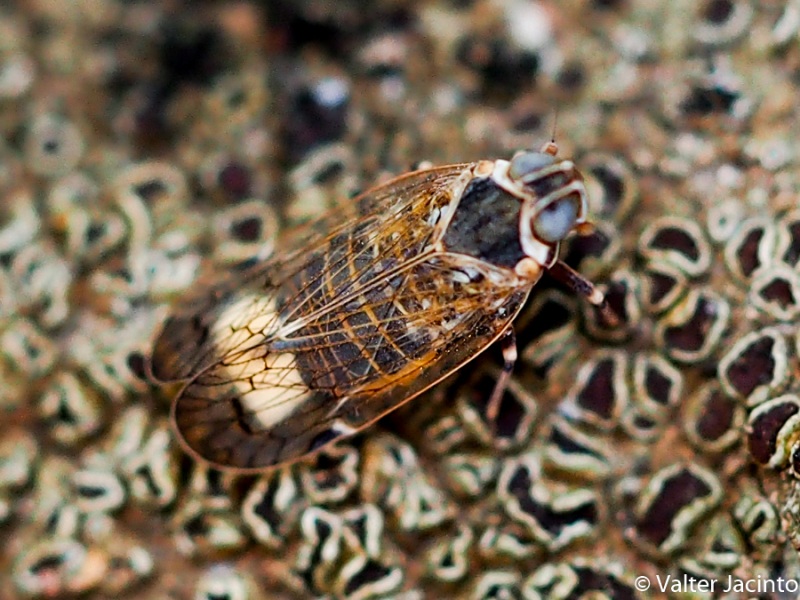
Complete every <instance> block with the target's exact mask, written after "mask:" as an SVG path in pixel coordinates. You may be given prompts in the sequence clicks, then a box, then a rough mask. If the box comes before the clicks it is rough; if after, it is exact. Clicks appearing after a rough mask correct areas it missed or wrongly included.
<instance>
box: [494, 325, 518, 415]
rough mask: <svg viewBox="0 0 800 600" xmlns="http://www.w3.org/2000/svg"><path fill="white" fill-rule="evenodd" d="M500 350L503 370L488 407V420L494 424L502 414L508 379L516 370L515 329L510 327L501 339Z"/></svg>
mask: <svg viewBox="0 0 800 600" xmlns="http://www.w3.org/2000/svg"><path fill="white" fill-rule="evenodd" d="M500 348H501V350H502V352H503V370H502V371H501V372H500V376H499V377H498V378H497V381H496V382H495V384H494V389H493V390H492V395H491V396H490V397H489V403H488V404H487V405H486V418H487V419H488V420H489V422H494V421H495V419H497V414H498V413H499V412H500V401H501V400H502V399H503V392H505V391H506V385H508V378H509V377H511V372H512V371H513V370H514V365H515V364H516V362H517V336H516V335H514V328H513V327H509V328H508V329H506V332H505V333H504V334H503V337H501V338H500Z"/></svg>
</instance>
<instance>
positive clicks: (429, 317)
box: [173, 265, 528, 470]
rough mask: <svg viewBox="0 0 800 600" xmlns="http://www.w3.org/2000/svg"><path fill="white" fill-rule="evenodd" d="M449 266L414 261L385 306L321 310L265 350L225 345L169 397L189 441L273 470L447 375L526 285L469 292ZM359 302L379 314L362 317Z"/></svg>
mask: <svg viewBox="0 0 800 600" xmlns="http://www.w3.org/2000/svg"><path fill="white" fill-rule="evenodd" d="M449 274H450V272H449V269H448V268H444V269H440V268H430V267H429V265H417V266H416V267H410V268H409V269H408V270H407V271H406V272H404V273H403V277H405V278H407V281H403V282H399V285H398V286H397V287H396V288H395V292H394V293H393V294H392V295H391V296H387V297H386V298H385V299H384V300H383V301H381V302H373V303H368V304H367V305H365V306H358V305H353V306H351V307H350V308H349V309H344V308H343V310H342V311H338V312H337V311H331V312H328V313H325V314H323V315H321V316H320V317H319V318H318V319H317V320H316V321H315V322H314V323H313V324H312V325H310V326H309V327H308V328H306V329H305V330H303V331H300V332H298V335H296V336H295V337H292V338H290V339H287V340H285V341H283V342H281V343H279V344H273V345H272V348H270V347H269V345H262V346H260V347H259V348H254V349H251V350H249V351H246V352H238V353H229V354H228V355H226V357H225V359H224V360H223V361H221V362H220V363H219V364H217V365H215V366H214V367H212V368H210V369H208V370H206V371H204V372H202V373H200V374H199V375H198V376H197V377H196V378H195V379H194V380H193V381H192V382H191V383H189V385H187V387H186V388H185V389H184V390H183V392H182V394H181V395H180V397H179V398H178V400H177V401H176V402H175V404H174V408H173V411H174V412H173V417H174V420H175V423H176V425H177V429H178V431H179V432H180V434H181V436H182V437H183V441H184V443H185V445H186V446H187V447H188V448H189V449H190V450H191V451H192V452H193V453H195V454H196V455H198V456H199V457H201V458H203V459H204V460H206V461H208V462H211V463H214V464H216V465H219V466H226V467H233V468H236V469H240V470H259V469H264V468H269V467H272V466H275V465H278V464H283V463H287V462H291V461H294V460H297V459H299V458H302V457H303V456H307V455H309V454H311V453H313V452H315V451H317V450H318V449H319V448H321V447H323V446H325V445H327V444H329V443H332V442H333V441H335V440H338V439H341V438H343V437H346V436H349V435H351V434H353V433H355V432H356V431H358V430H359V429H361V428H363V427H365V426H367V425H369V424H370V423H372V422H373V421H375V420H376V419H378V418H380V417H381V416H383V415H384V414H386V413H387V412H389V411H391V410H393V409H395V408H396V407H398V406H400V405H401V404H403V403H404V402H405V401H407V400H409V399H411V398H412V397H414V396H415V395H417V394H418V393H420V392H421V391H423V390H425V389H427V388H428V387H430V386H431V385H433V384H434V383H436V382H437V381H439V380H441V379H442V378H444V377H446V376H447V375H448V374H450V373H452V372H453V371H454V370H456V369H457V368H459V367H460V366H461V365H463V364H464V363H465V362H467V361H469V360H471V359H472V358H474V357H475V356H476V355H477V354H479V353H480V352H481V351H483V350H484V349H485V348H487V347H488V346H489V345H491V343H492V342H493V341H494V340H495V339H497V337H498V336H499V335H501V334H502V333H503V331H505V329H506V328H507V327H508V326H509V325H510V323H511V321H512V320H513V318H514V316H515V315H516V313H517V311H518V310H519V307H520V306H521V305H522V303H523V302H524V299H525V297H526V296H527V293H528V288H521V289H520V288H510V287H506V288H497V287H495V286H493V285H491V284H489V283H488V281H484V282H483V284H482V287H481V289H479V290H475V289H473V290H472V291H471V293H469V294H464V293H463V290H458V289H456V288H458V286H457V285H452V284H450V283H447V280H446V279H443V278H446V277H447V276H448V275H449ZM443 281H444V282H445V283H443ZM436 297H441V299H442V302H439V303H435V302H434V303H431V302H430V300H431V299H432V298H436ZM426 299H428V300H429V301H427V302H426V301H425V300H426ZM365 310H368V311H371V314H372V316H373V317H377V318H374V319H372V320H370V322H366V321H362V324H361V325H358V324H357V322H358V320H354V318H356V317H359V316H362V315H363V314H364V311H365ZM391 332H394V333H393V334H392V333H391ZM354 339H356V340H360V346H359V351H358V352H354V351H353V349H352V346H353V343H352V341H353V340H354ZM331 340H340V341H339V342H332V341H331ZM387 352H395V353H396V355H397V356H398V357H402V360H400V359H398V362H396V363H393V362H392V359H391V357H389V358H388V359H387V355H386V353H387ZM382 353H383V354H384V356H383V358H382V359H381V358H380V355H381V354H382ZM393 367H396V368H393ZM336 372H340V373H341V375H338V376H336V377H331V373H336ZM345 373H346V374H347V375H346V376H345V375H344V374H345ZM301 374H304V376H301ZM342 381H346V386H344V387H341V386H338V384H339V383H341V382H342ZM337 386H338V387H337Z"/></svg>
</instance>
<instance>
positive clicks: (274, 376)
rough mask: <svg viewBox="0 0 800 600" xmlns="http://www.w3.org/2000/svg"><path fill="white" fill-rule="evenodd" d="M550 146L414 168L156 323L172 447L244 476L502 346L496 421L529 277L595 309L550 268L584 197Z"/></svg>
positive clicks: (319, 442)
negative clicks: (560, 285) (174, 387)
mask: <svg viewBox="0 0 800 600" xmlns="http://www.w3.org/2000/svg"><path fill="white" fill-rule="evenodd" d="M555 155H556V148H555V144H548V145H547V146H545V148H544V149H543V150H542V151H541V152H530V151H529V152H522V153H519V154H517V155H516V156H514V157H513V158H512V159H511V160H510V161H506V160H493V161H480V162H477V163H469V164H457V165H449V166H444V167H438V168H434V169H427V170H423V171H416V172H413V173H409V174H407V175H403V176H400V177H398V178H396V179H393V180H391V181H389V182H387V183H385V184H383V185H381V186H379V187H377V188H374V189H372V190H370V191H368V192H366V193H365V194H363V195H362V196H360V197H358V198H356V199H355V200H353V202H352V203H351V204H350V205H349V206H347V207H345V208H344V209H343V210H341V211H338V213H339V214H334V215H329V216H326V217H323V218H322V219H321V220H320V221H319V222H317V223H315V224H313V225H311V226H310V227H306V228H305V229H304V230H303V232H291V233H289V234H288V237H287V238H286V239H285V240H284V241H283V242H282V243H279V244H278V247H279V248H281V249H282V253H281V254H279V255H278V256H276V257H275V258H273V259H271V260H270V261H268V262H266V263H264V264H260V265H256V266H255V267H252V268H251V269H250V270H249V271H247V272H245V273H243V274H239V275H237V276H231V277H230V278H228V279H226V280H224V281H222V282H221V283H215V284H213V285H210V286H207V287H204V286H202V285H201V286H198V288H197V290H195V292H193V293H192V294H191V295H190V297H189V298H187V299H186V300H185V301H184V303H183V304H182V306H181V307H180V308H178V309H177V310H176V311H175V312H174V314H173V315H172V316H171V317H170V318H169V319H168V321H167V322H166V323H165V325H164V328H163V330H162V332H161V334H160V335H159V337H158V339H157V340H156V343H155V345H154V348H153V353H152V357H151V371H152V373H153V374H154V375H156V376H157V377H158V378H159V379H160V380H165V381H169V380H182V381H185V386H184V388H183V390H182V391H181V392H180V393H179V395H178V397H177V398H176V399H175V401H174V403H173V410H172V415H173V421H174V424H175V428H176V430H177V432H178V434H179V437H180V439H181V441H182V443H183V445H184V447H185V448H186V449H187V450H188V451H189V452H191V453H192V454H194V455H195V456H197V457H198V458H200V459H202V460H204V461H206V462H209V463H212V464H213V465H215V466H217V467H221V468H231V469H236V470H239V471H258V470H263V469H266V468H270V467H274V466H276V465H279V464H285V463H288V462H291V461H294V460H297V459H299V458H302V457H304V456H308V455H310V454H313V453H314V452H316V451H317V450H318V449H319V448H321V447H323V446H325V445H327V444H329V443H332V442H333V441H335V440H337V439H341V438H343V437H347V436H349V435H351V434H353V433H355V432H356V431H358V430H360V429H362V428H364V427H366V426H367V425H369V424H370V423H372V422H374V421H375V420H377V419H379V418H380V417H381V416H383V415H384V414H386V413H387V412H389V411H391V410H393V409H395V408H397V407H398V406H400V405H401V404H403V403H404V402H406V401H408V400H410V399H411V398H413V397H414V396H416V395H418V394H419V393H421V392H423V391H424V390H426V389H428V388H429V387H431V386H432V385H434V384H436V383H437V382H438V381H440V380H442V379H443V378H445V377H447V376H448V375H449V374H451V373H452V372H453V371H455V370H457V369H459V368H460V367H461V366H463V365H464V364H465V363H467V362H468V361H470V360H472V359H473V358H474V357H475V356H477V355H478V354H480V353H481V352H482V351H484V350H485V349H486V348H488V347H489V346H490V345H491V344H492V343H493V342H495V341H497V340H502V344H503V349H504V350H503V356H504V358H505V360H506V364H505V366H504V372H503V373H504V375H503V377H501V378H500V380H499V381H498V385H497V388H496V389H495V392H494V393H493V395H492V402H490V404H491V405H492V406H493V407H494V408H492V409H490V413H491V412H495V413H496V409H497V400H498V399H499V397H500V395H501V393H502V389H503V386H504V385H505V381H506V380H507V377H508V375H509V374H510V372H511V369H512V368H513V364H514V360H515V358H516V348H515V347H514V336H513V329H512V328H511V325H512V322H513V320H514V318H515V316H516V315H517V313H518V312H519V310H520V309H521V307H522V305H523V304H524V302H525V299H526V298H527V296H528V294H529V292H530V290H531V289H532V287H533V286H534V285H535V283H536V282H537V281H538V279H539V278H540V277H541V275H542V273H543V272H544V271H545V270H549V271H550V273H551V274H552V275H553V276H555V277H556V278H558V279H560V280H562V281H563V282H564V283H566V284H567V285H568V286H570V287H571V288H572V289H574V290H576V291H577V292H578V293H580V294H581V295H584V296H586V297H587V299H588V300H589V301H590V302H592V303H595V304H602V303H603V296H602V294H601V293H600V292H599V291H597V290H596V289H595V288H594V287H593V286H592V284H591V283H589V282H588V281H586V280H585V279H583V278H582V277H581V276H580V275H579V274H577V273H575V272H574V271H573V270H572V269H570V268H569V267H567V266H566V265H564V264H563V263H561V262H559V261H558V249H559V244H560V242H561V240H563V239H564V238H565V237H566V236H567V235H569V234H570V233H571V232H572V231H573V230H578V231H580V230H581V229H582V227H583V226H584V225H585V224H586V191H585V189H584V186H583V180H582V178H581V176H580V174H579V173H578V171H577V170H576V168H575V166H574V165H573V163H572V162H570V161H568V160H558V159H556V156H555Z"/></svg>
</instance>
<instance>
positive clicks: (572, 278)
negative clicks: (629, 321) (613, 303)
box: [548, 260, 620, 327]
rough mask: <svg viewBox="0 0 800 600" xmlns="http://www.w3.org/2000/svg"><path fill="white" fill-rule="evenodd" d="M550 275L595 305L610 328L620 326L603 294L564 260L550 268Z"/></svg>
mask: <svg viewBox="0 0 800 600" xmlns="http://www.w3.org/2000/svg"><path fill="white" fill-rule="evenodd" d="M548 273H550V275H551V276H552V277H554V278H555V279H557V280H558V281H560V282H561V283H563V284H564V285H566V286H567V287H568V288H569V289H571V290H572V291H573V292H575V293H576V294H578V295H579V296H583V297H584V298H586V300H588V301H589V302H590V303H591V304H594V305H595V306H596V307H597V308H598V310H600V314H602V316H603V319H605V321H606V323H608V325H609V326H610V327H616V326H617V325H619V323H620V320H619V317H618V316H617V314H616V313H615V312H614V310H613V309H612V308H611V307H610V306H609V305H608V301H607V300H606V297H605V296H604V295H603V292H601V291H600V290H598V289H597V288H596V287H595V286H594V284H593V283H592V282H591V281H589V280H588V279H586V278H585V277H584V276H583V275H581V274H580V273H578V272H577V271H576V270H575V269H573V268H572V267H570V266H569V265H567V263H565V262H564V261H562V260H559V261H556V263H555V264H554V265H553V266H552V267H550V269H549V270H548Z"/></svg>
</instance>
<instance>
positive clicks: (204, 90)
mask: <svg viewBox="0 0 800 600" xmlns="http://www.w3.org/2000/svg"><path fill="white" fill-rule="evenodd" d="M798 31H800V4H799V3H798V2H797V1H795V0H789V1H784V2H777V1H774V2H773V1H765V2H756V1H748V0H704V1H701V2H686V1H684V0H678V1H676V2H671V3H666V2H656V1H653V0H566V1H560V2H556V1H552V2H550V1H544V0H542V1H533V0H506V1H503V0H438V1H434V0H428V1H423V0H419V1H403V0H376V1H373V2H361V1H356V0H339V1H337V2H329V1H324V0H285V1H279V0H275V1H263V2H257V1H255V0H251V1H245V0H240V1H218V2H207V1H198V2H192V3H189V2H180V1H177V0H174V1H173V0H161V1H157V0H152V1H148V0H138V1H123V0H73V1H71V2H61V1H57V0H18V1H13V0H11V1H6V2H3V3H2V5H0V383H1V385H0V541H2V543H0V573H5V574H10V576H5V577H2V578H0V597H2V598H24V597H35V598H69V597H78V596H79V597H82V598H154V599H160V598H198V599H209V600H210V599H211V598H214V599H217V600H220V599H230V600H245V599H258V598H271V599H272V598H277V599H284V598H285V599H290V598H337V599H338V598H348V599H351V598H352V599H356V598H357V599H368V598H395V599H397V600H401V599H402V600H416V599H423V598H428V597H435V598H454V599H455V598H466V599H476V600H477V599H490V598H492V599H517V598H519V599H525V600H531V599H537V598H564V599H566V598H588V597H592V598H648V597H659V593H658V592H657V587H656V584H655V582H656V575H659V576H661V577H662V578H663V577H665V576H666V575H672V576H673V577H682V576H683V575H686V576H687V577H695V578H697V580H698V581H699V580H703V581H708V582H711V581H716V582H718V583H717V588H716V589H717V590H721V589H725V586H726V585H727V581H728V577H729V576H732V577H735V578H741V579H755V578H761V580H763V581H771V582H773V583H774V585H773V587H772V588H762V589H760V590H759V592H761V593H760V594H757V595H758V597H759V598H794V597H796V595H797V594H796V592H797V587H794V588H792V587H791V584H789V585H788V586H787V585H783V586H782V587H780V586H779V583H778V582H779V578H783V580H784V581H794V582H797V580H798V577H800V561H799V560H798V556H797V552H796V550H795V547H798V546H800V516H799V515H800V505H799V504H798V477H800V396H798V394H799V393H800V375H799V374H800V364H798V357H797V355H798V352H800V333H798V326H797V324H798V315H800V205H799V204H798V187H799V186H800V172H799V171H798V158H799V157H800V155H799V154H798V150H800V146H799V144H798V139H800V136H799V135H798V134H799V133H800V127H799V122H798V101H797V98H798V86H799V85H800V37H798ZM553 137H554V138H555V141H556V142H557V143H558V145H559V148H560V155H562V156H565V157H568V158H572V159H573V160H574V161H575V162H576V164H577V166H578V168H579V169H581V170H582V172H583V174H584V177H585V179H586V182H587V187H588V188H589V192H590V195H591V206H590V209H591V213H592V217H593V219H594V221H595V223H596V226H597V229H596V231H595V233H594V234H593V235H591V236H589V237H587V238H582V239H580V240H577V241H575V242H574V243H572V244H570V245H569V247H568V248H564V251H563V253H562V256H564V257H566V260H567V261H568V262H569V264H571V265H572V266H573V267H575V268H576V269H578V270H580V271H581V272H582V273H583V274H584V275H586V276H587V277H588V278H590V279H592V280H593V281H595V282H597V283H598V284H600V285H601V286H602V287H603V289H604V290H605V291H606V293H607V294H608V297H609V298H610V301H611V303H612V306H614V308H615V310H616V311H617V312H618V314H620V315H621V316H622V317H623V319H622V323H621V324H620V326H619V327H615V328H612V329H609V328H608V327H606V326H605V325H604V323H603V322H601V321H599V320H598V318H597V315H596V314H594V312H593V311H592V310H589V309H588V308H587V307H586V306H584V305H583V303H581V302H580V301H579V300H578V299H576V298H574V297H572V296H571V295H570V294H569V293H568V292H567V290H565V289H563V288H561V287H560V286H559V285H558V284H556V283H553V282H551V281H543V282H542V283H541V284H540V285H538V286H537V287H536V289H535V291H534V294H533V296H532V299H531V301H530V304H529V306H528V307H527V308H526V309H525V312H524V314H523V315H522V317H521V318H520V319H519V322H518V324H517V337H518V339H519V341H520V346H521V347H520V351H521V358H520V362H519V363H518V364H517V367H516V370H515V373H514V379H513V381H512V384H511V385H510V387H509V389H508V391H507V393H506V395H505V397H504V399H503V403H502V406H501V410H500V421H499V427H497V428H496V429H492V428H491V427H490V426H489V425H488V424H487V422H486V415H485V409H486V400H487V399H488V396H489V394H490V391H491V389H492V385H493V382H494V378H495V377H496V375H497V373H498V367H499V364H500V361H499V352H498V351H495V350H492V351H490V352H488V353H487V355H486V356H485V357H482V358H481V359H480V360H479V361H477V362H476V363H474V368H473V367H470V368H469V369H467V371H469V372H468V373H461V374H459V375H458V376H456V377H455V378H453V379H451V380H450V381H448V382H446V383H445V384H443V385H440V386H438V387H437V388H436V389H434V390H432V391H431V392H430V393H428V394H426V395H425V396H423V397H422V398H419V399H417V400H416V401H414V402H413V403H411V404H410V405H409V406H407V407H404V408H403V409H401V410H400V411H398V412H397V413H396V414H393V415H391V416H389V417H388V418H386V419H384V420H383V421H382V422H381V423H379V424H378V425H376V426H374V427H371V428H370V429H368V430H367V431H365V432H364V433H363V434H361V435H359V436H357V437H355V438H353V439H352V440H349V441H348V442H346V443H344V444H340V445H339V446H337V447H335V448H333V449H331V450H329V451H327V452H325V453H322V454H320V455H319V456H318V457H317V458H316V459H314V460H313V461H311V462H308V463H303V464H299V465H295V466H292V467H290V468H284V469H280V470H277V471H274V472H271V473H268V474H265V475H264V476H261V477H238V478H237V477H233V476H230V475H224V474H220V473H218V472H216V471H213V470H209V469H207V468H206V467H204V466H202V465H199V464H196V463H194V462H193V461H192V460H191V459H189V458H188V457H186V456H185V455H184V454H183V453H182V452H181V451H180V449H179V447H178V445H177V442H176V441H175V439H174V437H173V435H172V432H171V430H170V427H169V423H168V410H169V409H168V406H169V401H170V399H171V397H172V396H173V395H174V392H175V390H174V389H169V388H165V389H160V388H156V387H154V386H151V385H150V384H149V383H148V382H147V378H146V375H145V365H146V361H147V357H148V354H149V352H150V346H151V344H152V339H153V336H154V333H155V332H156V330H157V328H158V326H159V324H160V323H161V322H162V321H163V319H164V318H165V317H166V315H167V314H168V312H169V307H170V305H171V303H174V302H176V301H178V299H179V298H180V297H181V294H182V293H183V292H185V291H186V290H187V289H189V288H190V287H191V285H192V283H193V282H194V281H195V280H196V279H197V278H198V277H200V276H201V275H202V274H205V276H210V277H213V276H214V274H215V273H224V272H229V271H233V270H235V269H236V268H239V267H241V266H242V265H248V264H252V263H253V262H257V261H261V260H264V259H265V258H267V257H269V256H270V255H271V254H272V253H273V252H274V251H276V250H277V251H280V248H277V249H276V234H277V232H279V231H281V230H285V229H287V228H288V227H290V226H291V225H293V224H295V223H299V222H302V221H304V220H307V219H308V218H311V217H313V216H314V215H317V214H319V213H320V212H322V211H324V210H326V209H330V208H335V206H336V204H337V203H339V202H347V201H348V199H350V198H352V197H353V196H354V195H355V194H357V193H358V192H359V191H362V190H365V189H367V188H369V187H370V186H372V185H374V184H376V183H379V182H381V181H385V180H387V179H388V178H390V177H392V176H394V175H397V174H400V173H403V172H405V171H408V170H410V169H412V168H415V167H416V166H417V165H419V164H421V163H424V162H426V161H427V162H429V163H432V164H435V165H438V164H448V163H457V162H466V161H472V160H477V159H481V158H507V157H510V156H511V155H512V154H513V153H514V151H516V150H518V149H521V148H539V147H540V146H541V145H542V144H543V143H545V142H547V141H549V140H550V139H551V138H553ZM640 575H644V576H646V577H648V578H649V579H650V580H651V581H652V582H653V587H652V588H651V589H650V590H642V589H637V586H636V577H637V576H640ZM781 590H783V591H781ZM722 596H724V594H717V595H716V596H712V595H707V596H706V595H703V593H701V592H697V594H696V595H695V596H693V597H697V598H704V597H722ZM725 597H731V598H733V597H739V596H737V595H736V594H735V593H734V594H733V595H730V596H725Z"/></svg>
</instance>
